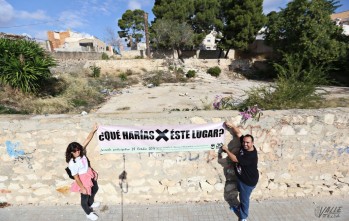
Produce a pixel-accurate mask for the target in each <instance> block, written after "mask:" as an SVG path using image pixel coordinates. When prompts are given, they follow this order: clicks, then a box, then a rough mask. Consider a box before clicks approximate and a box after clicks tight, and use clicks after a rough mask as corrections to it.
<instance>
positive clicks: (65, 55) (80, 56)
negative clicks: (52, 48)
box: [50, 51, 102, 60]
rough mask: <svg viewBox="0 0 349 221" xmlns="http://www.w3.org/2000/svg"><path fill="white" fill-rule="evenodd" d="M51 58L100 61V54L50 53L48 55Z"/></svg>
mask: <svg viewBox="0 0 349 221" xmlns="http://www.w3.org/2000/svg"><path fill="white" fill-rule="evenodd" d="M50 55H52V57H53V58H55V59H58V60H68V59H74V60H101V59H102V53H100V52H61V51H58V52H52V53H50Z"/></svg>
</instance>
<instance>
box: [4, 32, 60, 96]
mask: <svg viewBox="0 0 349 221" xmlns="http://www.w3.org/2000/svg"><path fill="white" fill-rule="evenodd" d="M0 58H1V59H0V83H3V84H6V85H9V86H11V87H12V88H15V89H19V90H21V91H23V92H25V93H28V92H34V93H36V92H37V91H38V89H39V87H40V86H41V85H44V84H45V81H46V80H47V79H49V78H50V77H51V73H50V70H49V68H50V67H53V66H55V65H56V62H55V60H54V59H53V58H52V57H51V56H50V55H48V54H46V52H45V51H44V49H43V48H42V47H40V46H39V44H37V43H36V42H34V41H32V40H24V39H21V40H11V39H3V38H2V39H0Z"/></svg>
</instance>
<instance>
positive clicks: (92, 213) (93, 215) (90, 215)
mask: <svg viewBox="0 0 349 221" xmlns="http://www.w3.org/2000/svg"><path fill="white" fill-rule="evenodd" d="M86 217H87V219H90V220H97V219H98V216H97V214H96V213H94V212H90V214H88V215H86Z"/></svg>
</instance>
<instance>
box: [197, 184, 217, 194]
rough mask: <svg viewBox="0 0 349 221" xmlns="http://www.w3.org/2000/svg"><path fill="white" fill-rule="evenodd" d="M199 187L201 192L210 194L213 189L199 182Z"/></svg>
mask: <svg viewBox="0 0 349 221" xmlns="http://www.w3.org/2000/svg"><path fill="white" fill-rule="evenodd" d="M200 187H201V189H202V191H206V192H209V193H210V192H212V191H213V189H214V187H213V186H212V185H210V184H209V183H207V182H200Z"/></svg>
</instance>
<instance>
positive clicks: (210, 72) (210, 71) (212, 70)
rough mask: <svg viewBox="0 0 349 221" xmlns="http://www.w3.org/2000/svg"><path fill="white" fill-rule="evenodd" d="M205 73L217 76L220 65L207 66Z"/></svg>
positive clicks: (219, 71)
mask: <svg viewBox="0 0 349 221" xmlns="http://www.w3.org/2000/svg"><path fill="white" fill-rule="evenodd" d="M207 73H209V74H210V75H211V76H214V77H218V76H219V75H220V73H221V69H220V67H218V66H215V67H212V68H209V69H208V70H207Z"/></svg>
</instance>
